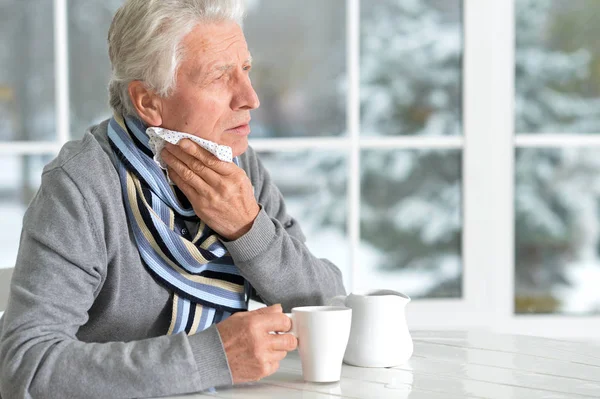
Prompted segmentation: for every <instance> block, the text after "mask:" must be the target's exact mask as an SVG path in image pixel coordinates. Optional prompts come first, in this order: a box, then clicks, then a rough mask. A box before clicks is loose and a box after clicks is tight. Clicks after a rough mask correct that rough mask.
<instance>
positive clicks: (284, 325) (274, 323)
mask: <svg viewBox="0 0 600 399" xmlns="http://www.w3.org/2000/svg"><path fill="white" fill-rule="evenodd" d="M260 318H261V320H260V323H261V324H260V325H261V329H262V330H263V331H265V332H271V331H273V332H288V331H290V330H291V328H292V321H291V320H290V318H289V317H287V316H286V315H285V314H283V313H272V314H263V315H261V316H260Z"/></svg>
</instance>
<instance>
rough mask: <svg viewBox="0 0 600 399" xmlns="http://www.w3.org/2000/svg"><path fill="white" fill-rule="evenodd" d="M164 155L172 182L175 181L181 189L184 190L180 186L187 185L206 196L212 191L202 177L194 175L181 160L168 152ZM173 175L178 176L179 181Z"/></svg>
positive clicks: (164, 152)
mask: <svg viewBox="0 0 600 399" xmlns="http://www.w3.org/2000/svg"><path fill="white" fill-rule="evenodd" d="M162 155H163V160H164V161H165V162H166V164H167V166H168V168H169V176H171V180H173V181H174V182H175V184H177V186H179V188H181V189H182V190H183V186H180V184H183V183H185V184H186V185H188V186H190V187H192V188H193V189H194V190H195V191H196V192H198V193H202V194H206V193H208V192H209V191H210V190H209V187H208V185H207V183H206V182H205V181H204V180H203V179H202V177H201V176H198V175H197V174H196V173H194V171H193V170H191V169H190V168H188V166H187V165H186V164H185V163H183V162H182V161H181V160H180V159H179V158H177V157H176V156H175V155H173V154H171V153H169V152H168V151H163V153H162ZM172 175H177V177H178V178H179V180H178V181H175V179H173V176H172Z"/></svg>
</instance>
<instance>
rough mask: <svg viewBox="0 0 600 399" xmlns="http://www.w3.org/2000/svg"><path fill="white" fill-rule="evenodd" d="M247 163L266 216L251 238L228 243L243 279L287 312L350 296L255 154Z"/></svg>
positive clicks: (259, 218) (257, 223) (259, 219)
mask: <svg viewBox="0 0 600 399" xmlns="http://www.w3.org/2000/svg"><path fill="white" fill-rule="evenodd" d="M244 163H245V164H243V167H244V169H245V170H246V173H247V174H248V176H249V177H250V180H251V181H252V184H253V186H254V190H255V196H256V197H257V200H258V202H259V204H260V206H261V210H260V212H259V214H258V216H257V217H256V219H255V220H254V224H253V225H252V228H251V229H250V230H249V231H248V232H247V233H246V234H245V235H243V236H242V237H240V238H238V239H237V240H235V241H229V242H225V243H224V244H225V246H226V247H227V249H228V250H229V253H230V254H231V255H232V257H233V259H234V261H235V264H236V265H237V267H238V268H239V269H240V272H241V273H242V275H243V276H244V277H245V278H246V279H247V280H248V281H249V282H250V284H252V286H253V287H254V289H255V290H256V292H257V294H258V295H259V296H260V298H261V299H262V300H263V301H264V302H265V303H266V304H274V303H281V304H282V306H283V308H284V311H289V310H290V309H291V308H293V307H294V306H307V305H322V304H323V303H324V302H325V300H326V299H327V298H330V297H333V296H336V295H344V294H345V290H344V284H343V281H342V274H341V272H340V270H339V269H338V268H337V267H336V266H335V265H334V264H333V263H332V262H330V261H329V260H327V259H320V258H317V257H315V256H314V255H313V254H312V253H311V252H310V250H309V249H308V248H307V247H306V245H305V241H306V238H305V236H304V234H303V233H302V229H301V228H300V226H299V224H298V222H297V221H296V220H295V219H294V218H292V217H291V216H290V215H288V213H287V211H286V206H285V202H284V199H283V196H282V194H281V192H280V191H279V189H278V188H277V187H276V185H275V183H274V182H273V181H272V179H271V177H270V175H269V173H268V171H267V170H266V169H265V168H264V166H263V165H262V163H261V162H260V160H259V159H258V157H257V156H256V154H255V153H254V151H253V150H252V149H251V148H249V150H248V151H247V152H246V156H245V159H244Z"/></svg>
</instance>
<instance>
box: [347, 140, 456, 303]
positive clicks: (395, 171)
mask: <svg viewBox="0 0 600 399" xmlns="http://www.w3.org/2000/svg"><path fill="white" fill-rule="evenodd" d="M361 167H362V171H361V172H362V173H361V190H362V193H361V209H360V211H361V247H360V265H361V266H360V268H359V274H358V276H357V277H356V283H357V284H356V285H358V286H360V288H362V289H367V288H388V289H394V290H397V291H401V292H404V293H406V294H408V295H410V296H411V297H415V298H426V297H427V298H430V297H444V298H450V297H452V298H453V297H460V296H461V295H462V259H461V253H462V251H461V235H462V217H461V207H462V205H461V204H462V196H461V152H460V151H459V150H449V151H430V150H419V151H414V150H411V151H398V150H395V151H382V150H364V151H363V153H362V160H361Z"/></svg>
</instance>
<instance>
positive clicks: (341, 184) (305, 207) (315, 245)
mask: <svg viewBox="0 0 600 399" xmlns="http://www.w3.org/2000/svg"><path fill="white" fill-rule="evenodd" d="M260 159H261V161H262V162H263V164H264V165H265V168H267V170H268V171H269V173H270V175H271V177H272V178H273V181H274V182H275V184H276V185H277V187H278V188H279V190H281V193H282V194H283V196H284V199H285V204H286V206H287V210H288V213H289V214H290V215H291V216H293V217H294V218H296V220H298V222H299V223H300V227H302V231H303V232H304V235H305V236H306V243H307V246H308V248H309V249H310V250H311V252H312V253H313V254H314V255H315V256H317V257H319V258H326V259H329V260H330V261H332V262H333V263H334V264H335V265H336V266H337V267H339V268H340V270H341V271H342V273H343V275H344V283H345V285H346V289H347V290H349V289H350V283H351V278H352V274H351V273H352V270H351V265H350V254H349V252H350V251H349V250H350V244H349V241H348V237H347V234H346V220H347V218H346V215H347V206H346V203H347V201H346V197H347V160H346V156H345V154H341V153H339V152H326V151H320V152H319V151H310V152H308V151H302V152H262V153H260Z"/></svg>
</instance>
